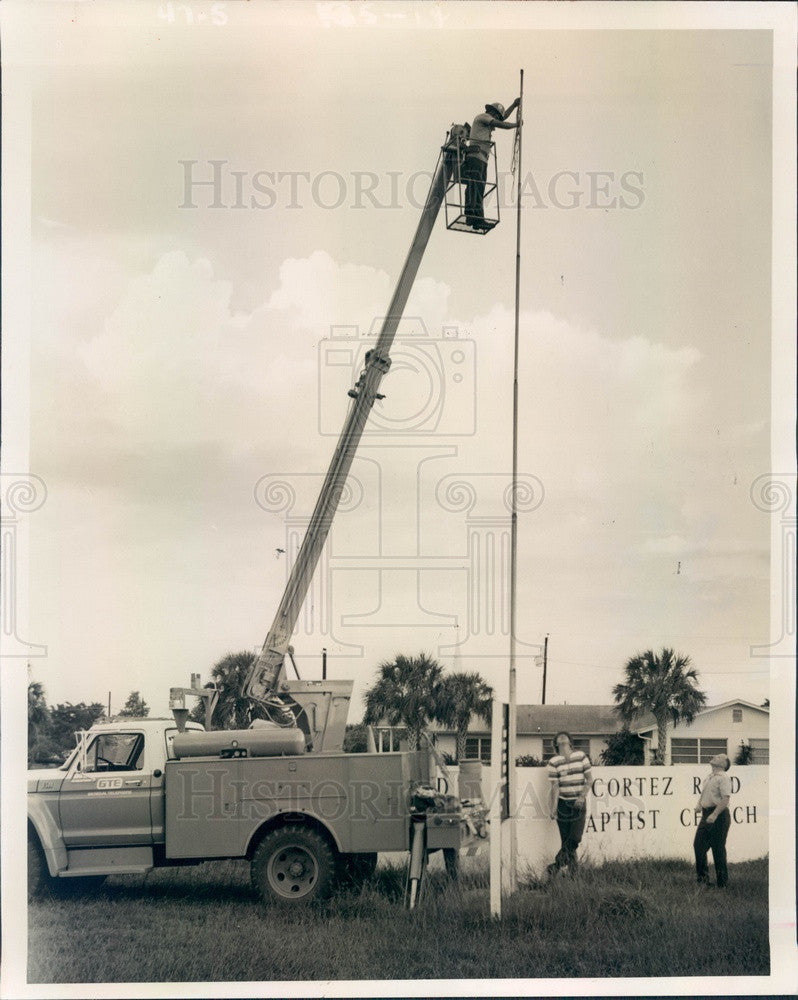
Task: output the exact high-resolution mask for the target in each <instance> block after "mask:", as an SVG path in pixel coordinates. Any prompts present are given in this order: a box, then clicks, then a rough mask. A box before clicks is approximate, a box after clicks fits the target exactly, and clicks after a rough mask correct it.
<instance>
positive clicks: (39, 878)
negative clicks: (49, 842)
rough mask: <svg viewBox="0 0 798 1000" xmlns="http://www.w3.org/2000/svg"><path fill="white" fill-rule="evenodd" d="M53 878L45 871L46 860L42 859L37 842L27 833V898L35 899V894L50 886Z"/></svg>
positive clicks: (42, 855)
mask: <svg viewBox="0 0 798 1000" xmlns="http://www.w3.org/2000/svg"><path fill="white" fill-rule="evenodd" d="M52 882H53V879H52V878H51V877H50V873H49V872H48V871H47V862H46V861H45V860H44V854H43V853H42V849H41V847H39V842H38V841H37V840H36V838H35V837H34V836H31V834H30V833H29V834H28V899H35V898H36V897H37V896H40V895H42V893H43V892H44V891H45V890H46V889H48V888H49V887H50V884H51V883H52Z"/></svg>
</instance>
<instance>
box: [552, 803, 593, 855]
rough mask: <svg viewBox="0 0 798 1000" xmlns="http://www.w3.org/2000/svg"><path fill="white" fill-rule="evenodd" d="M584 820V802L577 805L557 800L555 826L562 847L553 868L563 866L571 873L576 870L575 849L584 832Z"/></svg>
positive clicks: (585, 812) (585, 816)
mask: <svg viewBox="0 0 798 1000" xmlns="http://www.w3.org/2000/svg"><path fill="white" fill-rule="evenodd" d="M586 819H587V810H586V809H585V803H584V802H580V803H577V802H573V801H572V800H571V799H558V800H557V826H558V827H559V830H560V842H561V844H562V846H561V847H560V850H559V851H558V852H557V857H556V858H555V859H554V867H555V868H563V867H564V866H565V865H567V866H568V868H569V869H570V870H571V871H574V869H575V868H576V849H577V847H579V844H580V842H581V840H582V834H583V833H584V832H585V820H586Z"/></svg>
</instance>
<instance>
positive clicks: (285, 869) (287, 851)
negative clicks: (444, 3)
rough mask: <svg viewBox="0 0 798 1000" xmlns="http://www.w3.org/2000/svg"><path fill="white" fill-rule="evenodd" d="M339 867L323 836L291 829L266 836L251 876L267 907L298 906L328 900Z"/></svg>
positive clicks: (280, 828) (251, 869)
mask: <svg viewBox="0 0 798 1000" xmlns="http://www.w3.org/2000/svg"><path fill="white" fill-rule="evenodd" d="M335 867H336V866H335V858H334V856H333V850H332V848H331V847H330V844H329V843H328V842H327V840H326V839H325V838H324V837H323V836H322V835H321V834H320V833H317V832H316V831H315V830H309V829H307V828H306V827H303V826H299V825H296V826H294V825H289V826H283V827H279V828H278V829H276V830H272V831H271V833H267V834H266V836H265V837H264V838H263V840H262V841H261V843H260V845H259V846H258V848H257V850H256V851H255V855H254V857H253V858H252V866H251V868H250V874H251V879H252V885H253V888H254V889H255V890H256V891H257V892H258V893H259V895H260V897H261V899H262V900H263V901H264V902H265V903H277V904H279V905H281V906H291V905H294V906H296V905H303V904H308V903H316V902H319V901H321V900H323V899H326V898H327V897H328V896H329V895H330V892H331V891H332V887H333V880H334V878H335Z"/></svg>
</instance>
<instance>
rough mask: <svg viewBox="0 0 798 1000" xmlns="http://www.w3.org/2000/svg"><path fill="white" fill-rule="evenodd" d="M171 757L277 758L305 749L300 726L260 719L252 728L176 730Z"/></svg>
mask: <svg viewBox="0 0 798 1000" xmlns="http://www.w3.org/2000/svg"><path fill="white" fill-rule="evenodd" d="M172 749H173V752H174V755H175V757H177V758H178V759H180V758H183V757H219V756H240V757H280V756H284V755H288V756H296V755H297V754H301V753H304V751H305V737H304V736H303V735H302V731H301V730H300V729H296V728H294V727H290V728H283V727H282V726H278V725H276V723H273V722H264V723H262V724H261V725H259V726H257V728H255V729H228V730H219V731H218V732H210V733H202V732H190V733H189V732H186V733H178V734H177V736H175V738H174V743H173V746H172Z"/></svg>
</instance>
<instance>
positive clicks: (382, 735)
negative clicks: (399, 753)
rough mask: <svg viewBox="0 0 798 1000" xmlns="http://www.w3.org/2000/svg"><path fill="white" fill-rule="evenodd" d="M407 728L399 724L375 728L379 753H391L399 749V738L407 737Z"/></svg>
mask: <svg viewBox="0 0 798 1000" xmlns="http://www.w3.org/2000/svg"><path fill="white" fill-rule="evenodd" d="M405 735H406V734H405V730H404V729H403V728H399V727H397V726H386V727H385V728H379V729H375V730H374V743H375V745H376V747H377V752H378V753H390V752H391V751H393V750H398V749H399V740H401V739H404V738H405Z"/></svg>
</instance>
